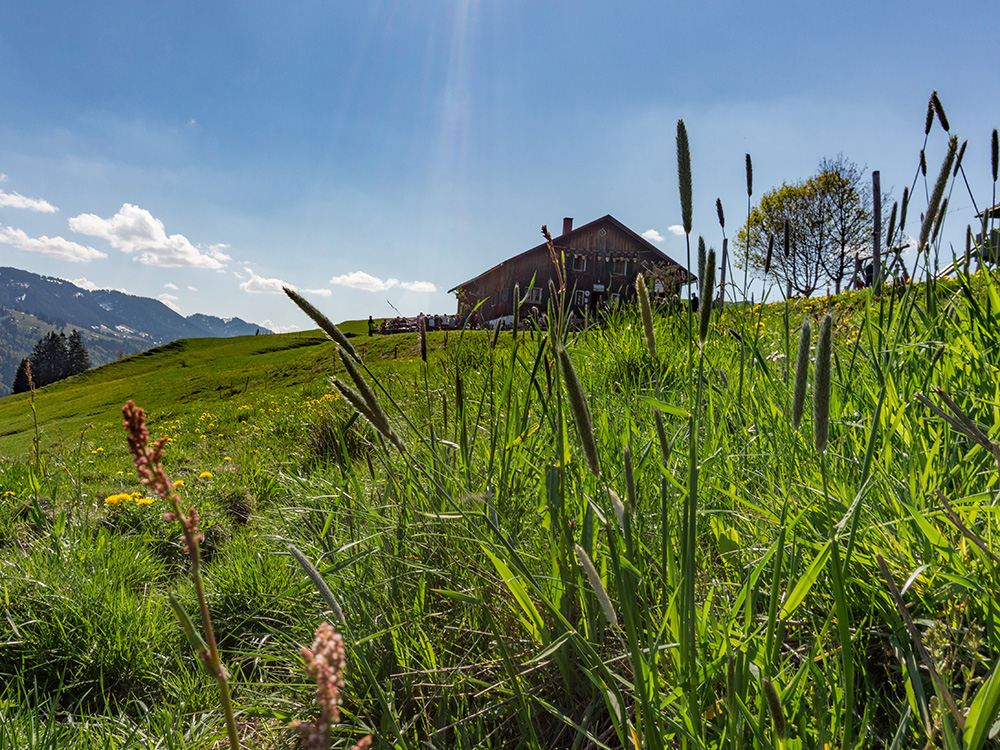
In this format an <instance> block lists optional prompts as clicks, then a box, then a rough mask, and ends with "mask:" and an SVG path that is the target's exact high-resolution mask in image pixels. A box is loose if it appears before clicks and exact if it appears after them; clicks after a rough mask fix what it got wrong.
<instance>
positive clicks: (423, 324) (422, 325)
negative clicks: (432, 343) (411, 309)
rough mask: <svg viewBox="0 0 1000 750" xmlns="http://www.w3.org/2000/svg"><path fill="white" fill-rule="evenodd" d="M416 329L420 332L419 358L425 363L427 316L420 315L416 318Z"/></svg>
mask: <svg viewBox="0 0 1000 750" xmlns="http://www.w3.org/2000/svg"><path fill="white" fill-rule="evenodd" d="M417 330H418V331H419V332H420V359H422V360H423V361H424V363H425V364H426V363H427V318H426V317H424V316H423V315H421V316H420V317H419V318H417Z"/></svg>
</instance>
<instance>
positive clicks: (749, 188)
mask: <svg viewBox="0 0 1000 750" xmlns="http://www.w3.org/2000/svg"><path fill="white" fill-rule="evenodd" d="M752 195H753V162H752V161H750V154H747V198H749V197H750V196H752Z"/></svg>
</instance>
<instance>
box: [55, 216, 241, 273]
mask: <svg viewBox="0 0 1000 750" xmlns="http://www.w3.org/2000/svg"><path fill="white" fill-rule="evenodd" d="M69 227H70V229H72V230H73V231H74V232H79V233H80V234H86V235H90V236H91V237H103V238H104V239H106V240H107V241H108V242H109V243H110V244H111V247H114V248H116V249H118V250H121V251H122V252H123V253H136V252H137V253H138V255H137V256H135V260H138V261H139V262H140V263H143V264H145V265H148V266H160V267H163V268H176V267H180V266H190V267H192V268H210V269H220V268H223V267H224V266H223V263H222V261H223V260H229V256H228V255H226V254H225V253H223V252H221V250H219V247H221V246H220V245H212V246H210V247H209V249H208V250H207V251H206V252H202V251H201V250H200V249H199V248H197V247H195V246H194V245H192V244H191V242H190V241H189V240H188V239H187V237H185V236H184V235H181V234H171V235H169V236H168V235H167V233H166V231H165V230H164V228H163V222H162V221H160V220H159V219H156V218H154V217H153V215H152V214H151V213H150V212H149V211H147V210H146V209H144V208H139V207H138V206H133V205H132V204H131V203H125V204H123V205H122V207H121V209H120V210H119V211H118V213H117V214H115V215H114V216H112V217H111V218H110V219H102V218H101V217H100V216H97V215H95V214H80V215H79V216H74V217H73V218H71V219H70V220H69Z"/></svg>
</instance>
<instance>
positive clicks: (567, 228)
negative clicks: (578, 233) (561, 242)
mask: <svg viewBox="0 0 1000 750" xmlns="http://www.w3.org/2000/svg"><path fill="white" fill-rule="evenodd" d="M572 231H573V217H572V216H567V217H566V218H565V219H563V234H569V233H570V232H572Z"/></svg>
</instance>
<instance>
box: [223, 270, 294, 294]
mask: <svg viewBox="0 0 1000 750" xmlns="http://www.w3.org/2000/svg"><path fill="white" fill-rule="evenodd" d="M243 270H244V271H246V272H247V276H248V278H247V279H246V280H245V281H243V282H242V283H241V284H240V289H242V290H243V291H244V292H247V293H249V294H281V293H282V292H281V288H282V287H283V286H287V287H288V288H290V289H295V287H294V286H292V285H291V284H288V283H286V282H284V281H282V280H281V279H267V278H264V277H263V276H258V275H257V274H255V273H254V272H253V269H251V268H244V269H243ZM234 275H235V276H236V278H238V279H242V278H243V276H242V275H240V274H239V273H235V272H234Z"/></svg>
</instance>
